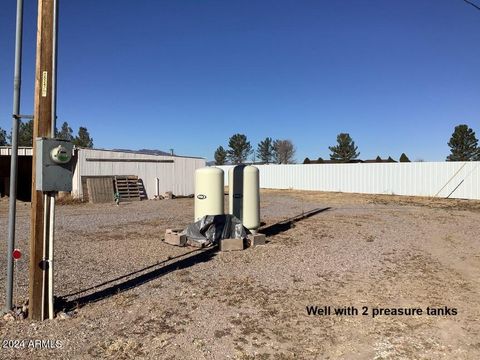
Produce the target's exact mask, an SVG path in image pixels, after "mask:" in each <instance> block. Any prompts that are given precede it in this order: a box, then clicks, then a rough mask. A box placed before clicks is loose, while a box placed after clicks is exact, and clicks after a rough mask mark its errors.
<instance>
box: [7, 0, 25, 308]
mask: <svg viewBox="0 0 480 360" xmlns="http://www.w3.org/2000/svg"><path fill="white" fill-rule="evenodd" d="M22 30H23V0H17V25H16V31H15V72H14V77H13V118H12V155H11V163H10V195H9V201H10V202H9V204H8V250H7V292H6V299H5V312H8V311H10V310H12V308H13V276H14V271H13V269H14V265H13V257H12V254H13V250H14V248H15V220H16V212H17V208H16V207H17V177H18V165H17V164H18V124H19V122H20V118H19V115H20V90H21V83H22Z"/></svg>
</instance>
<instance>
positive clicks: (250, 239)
mask: <svg viewBox="0 0 480 360" xmlns="http://www.w3.org/2000/svg"><path fill="white" fill-rule="evenodd" d="M265 239H266V237H265V235H264V234H260V233H256V234H248V235H247V244H248V247H251V246H259V245H265Z"/></svg>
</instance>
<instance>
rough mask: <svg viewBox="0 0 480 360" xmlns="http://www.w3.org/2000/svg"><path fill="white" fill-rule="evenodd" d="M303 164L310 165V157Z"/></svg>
mask: <svg viewBox="0 0 480 360" xmlns="http://www.w3.org/2000/svg"><path fill="white" fill-rule="evenodd" d="M303 163H304V164H310V163H311V161H310V159H309V158H308V157H306V158H305V160H303Z"/></svg>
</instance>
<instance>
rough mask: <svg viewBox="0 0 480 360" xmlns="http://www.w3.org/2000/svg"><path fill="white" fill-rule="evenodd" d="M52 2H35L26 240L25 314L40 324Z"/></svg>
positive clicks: (43, 308)
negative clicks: (39, 179) (41, 141)
mask: <svg viewBox="0 0 480 360" xmlns="http://www.w3.org/2000/svg"><path fill="white" fill-rule="evenodd" d="M53 11H54V4H53V0H38V23H37V55H36V64H35V95H34V99H35V100H34V101H35V104H34V115H33V116H34V121H33V160H32V216H31V221H32V222H31V238H30V288H29V314H30V318H31V319H33V320H44V319H45V318H46V316H45V314H47V311H46V310H45V309H46V306H47V304H46V301H45V298H46V297H45V293H46V290H45V288H46V286H47V284H46V281H45V278H47V277H46V271H47V269H46V264H45V262H44V253H43V252H44V246H45V241H46V239H45V236H44V225H47V224H44V216H45V209H44V198H43V192H41V191H37V190H36V186H35V184H36V171H35V170H36V169H35V159H36V144H35V139H36V138H37V137H50V136H51V135H53V134H51V123H52V87H51V83H52V63H53V58H52V51H53Z"/></svg>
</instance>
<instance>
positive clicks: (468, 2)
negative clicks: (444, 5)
mask: <svg viewBox="0 0 480 360" xmlns="http://www.w3.org/2000/svg"><path fill="white" fill-rule="evenodd" d="M463 1H465V2H466V3H467V4H470V5H472V6H473V7H474V8H475V9H477V10H480V6H479V5H477V4H474V3H473V2H471V1H469V0H463Z"/></svg>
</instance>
